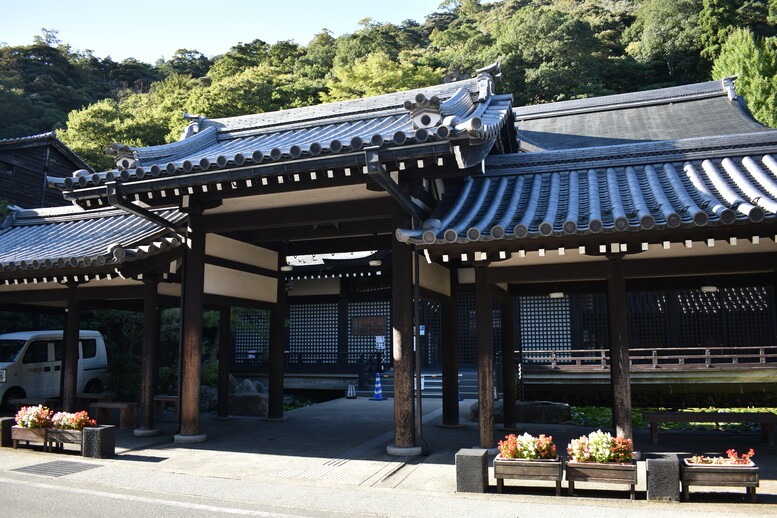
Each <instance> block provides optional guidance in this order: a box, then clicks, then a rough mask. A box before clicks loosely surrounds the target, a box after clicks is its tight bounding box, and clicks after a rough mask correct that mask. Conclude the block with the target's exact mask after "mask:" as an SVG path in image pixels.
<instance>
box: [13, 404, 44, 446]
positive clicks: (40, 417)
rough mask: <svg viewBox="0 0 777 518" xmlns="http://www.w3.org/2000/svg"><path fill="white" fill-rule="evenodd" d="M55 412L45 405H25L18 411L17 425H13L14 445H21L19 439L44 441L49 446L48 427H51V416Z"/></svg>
mask: <svg viewBox="0 0 777 518" xmlns="http://www.w3.org/2000/svg"><path fill="white" fill-rule="evenodd" d="M52 414H53V412H52V411H51V410H49V409H48V408H47V407H45V406H43V405H38V406H24V407H22V408H20V409H19V411H18V412H17V413H16V426H13V427H11V440H13V447H14V448H16V447H18V445H19V441H25V442H26V443H27V445H29V444H30V441H36V442H42V443H43V444H44V446H47V442H46V429H48V428H51V426H52V422H51V416H52Z"/></svg>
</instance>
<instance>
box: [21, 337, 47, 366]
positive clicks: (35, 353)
mask: <svg viewBox="0 0 777 518" xmlns="http://www.w3.org/2000/svg"><path fill="white" fill-rule="evenodd" d="M47 361H49V343H48V342H32V343H31V344H30V346H29V347H28V348H27V352H26V353H24V360H22V363H43V362H47Z"/></svg>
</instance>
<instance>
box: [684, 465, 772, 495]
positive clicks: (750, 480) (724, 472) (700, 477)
mask: <svg viewBox="0 0 777 518" xmlns="http://www.w3.org/2000/svg"><path fill="white" fill-rule="evenodd" d="M690 460H691V459H683V463H682V464H681V465H680V482H681V483H682V487H683V500H685V501H686V502H687V501H688V499H689V491H688V488H689V487H690V486H718V487H745V488H747V494H748V495H749V496H750V501H751V502H755V499H756V488H757V487H758V466H756V465H755V464H754V463H753V462H752V461H751V462H750V463H748V464H692V463H691V462H690Z"/></svg>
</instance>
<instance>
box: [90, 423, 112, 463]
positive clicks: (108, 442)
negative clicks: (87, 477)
mask: <svg viewBox="0 0 777 518" xmlns="http://www.w3.org/2000/svg"><path fill="white" fill-rule="evenodd" d="M115 454H116V427H115V426H114V425H100V426H87V427H86V428H84V437H83V443H82V446H81V455H83V456H84V457H94V458H98V459H103V458H105V457H112V456H113V455H115Z"/></svg>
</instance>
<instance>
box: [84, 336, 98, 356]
mask: <svg viewBox="0 0 777 518" xmlns="http://www.w3.org/2000/svg"><path fill="white" fill-rule="evenodd" d="M81 351H82V352H83V356H82V358H94V357H95V356H97V340H95V339H94V338H91V339H89V340H81Z"/></svg>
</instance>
